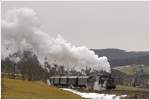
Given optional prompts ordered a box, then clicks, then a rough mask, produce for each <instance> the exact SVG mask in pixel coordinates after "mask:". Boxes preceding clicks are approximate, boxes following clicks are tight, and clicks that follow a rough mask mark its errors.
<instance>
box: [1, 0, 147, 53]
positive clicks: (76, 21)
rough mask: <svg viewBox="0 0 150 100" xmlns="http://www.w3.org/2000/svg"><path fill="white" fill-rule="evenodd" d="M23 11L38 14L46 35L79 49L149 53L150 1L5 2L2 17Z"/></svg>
mask: <svg viewBox="0 0 150 100" xmlns="http://www.w3.org/2000/svg"><path fill="white" fill-rule="evenodd" d="M22 7H23V8H24V7H26V8H32V9H34V10H35V11H36V12H37V15H38V17H39V19H40V21H41V24H42V26H41V28H42V29H43V30H44V31H45V32H47V33H49V34H50V35H51V36H54V37H56V35H57V34H61V35H62V36H63V37H64V38H65V39H66V40H67V41H69V42H71V43H72V44H74V45H76V46H87V47H88V48H97V49H104V48H119V49H124V50H128V51H131V50H132V51H143V50H148V1H147V2H146V1H145V2H144V1H143V2H137V1H136V2H131V1H128V2H119V1H116V2H110V1H107V2H103V1H98V2H52V1H47V2H39V1H38V2H19V1H17V2H2V17H4V14H5V13H6V12H7V10H9V9H13V8H22Z"/></svg>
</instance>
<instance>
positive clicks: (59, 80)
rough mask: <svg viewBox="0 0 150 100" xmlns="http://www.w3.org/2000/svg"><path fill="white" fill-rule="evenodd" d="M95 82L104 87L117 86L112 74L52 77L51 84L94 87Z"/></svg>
mask: <svg viewBox="0 0 150 100" xmlns="http://www.w3.org/2000/svg"><path fill="white" fill-rule="evenodd" d="M95 83H97V85H98V86H99V87H100V88H103V89H115V88H116V84H115V82H114V78H112V77H111V75H92V76H53V77H50V84H52V85H54V86H59V87H69V88H78V87H85V88H89V89H94V87H95ZM100 90H102V89H100Z"/></svg>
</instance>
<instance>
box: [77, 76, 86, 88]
mask: <svg viewBox="0 0 150 100" xmlns="http://www.w3.org/2000/svg"><path fill="white" fill-rule="evenodd" d="M87 80H88V76H79V77H78V86H80V87H87Z"/></svg>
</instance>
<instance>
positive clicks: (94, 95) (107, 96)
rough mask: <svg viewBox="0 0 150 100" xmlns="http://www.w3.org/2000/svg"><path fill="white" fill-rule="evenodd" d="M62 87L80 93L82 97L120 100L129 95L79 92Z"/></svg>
mask: <svg viewBox="0 0 150 100" xmlns="http://www.w3.org/2000/svg"><path fill="white" fill-rule="evenodd" d="M61 89H63V90H66V91H70V92H72V93H74V94H77V95H80V96H81V97H83V98H87V99H98V100H99V99H104V100H114V99H115V100H119V99H120V98H121V97H126V96H127V95H121V96H116V95H115V94H99V93H86V92H79V91H76V90H73V89H68V88H61Z"/></svg>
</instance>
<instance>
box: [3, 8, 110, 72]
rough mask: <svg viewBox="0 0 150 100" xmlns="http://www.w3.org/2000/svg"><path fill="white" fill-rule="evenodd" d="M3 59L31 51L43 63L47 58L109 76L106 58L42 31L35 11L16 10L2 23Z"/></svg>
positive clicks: (108, 65) (9, 13)
mask: <svg viewBox="0 0 150 100" xmlns="http://www.w3.org/2000/svg"><path fill="white" fill-rule="evenodd" d="M1 25H2V47H1V48H2V49H1V50H2V59H3V58H5V57H7V56H8V55H9V54H13V53H15V52H17V51H18V50H21V51H24V50H32V51H33V52H34V53H35V54H36V55H37V56H38V59H39V61H40V62H41V63H43V62H44V58H45V57H47V58H48V61H49V62H50V63H57V64H59V65H65V67H67V68H69V69H77V70H80V69H85V68H86V67H89V68H91V69H95V70H105V71H107V72H110V64H109V62H108V60H107V57H98V55H96V54H95V53H94V52H93V51H91V50H89V49H88V48H86V47H85V46H80V47H76V46H74V45H72V44H71V43H69V42H68V41H66V40H65V39H63V37H62V36H61V35H58V36H57V37H56V38H54V37H51V36H50V34H48V33H45V32H43V31H42V30H41V29H40V21H39V20H38V17H37V15H36V13H35V12H34V10H32V9H29V8H20V9H13V10H10V11H8V12H7V14H6V15H5V18H4V19H2V24H1Z"/></svg>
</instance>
